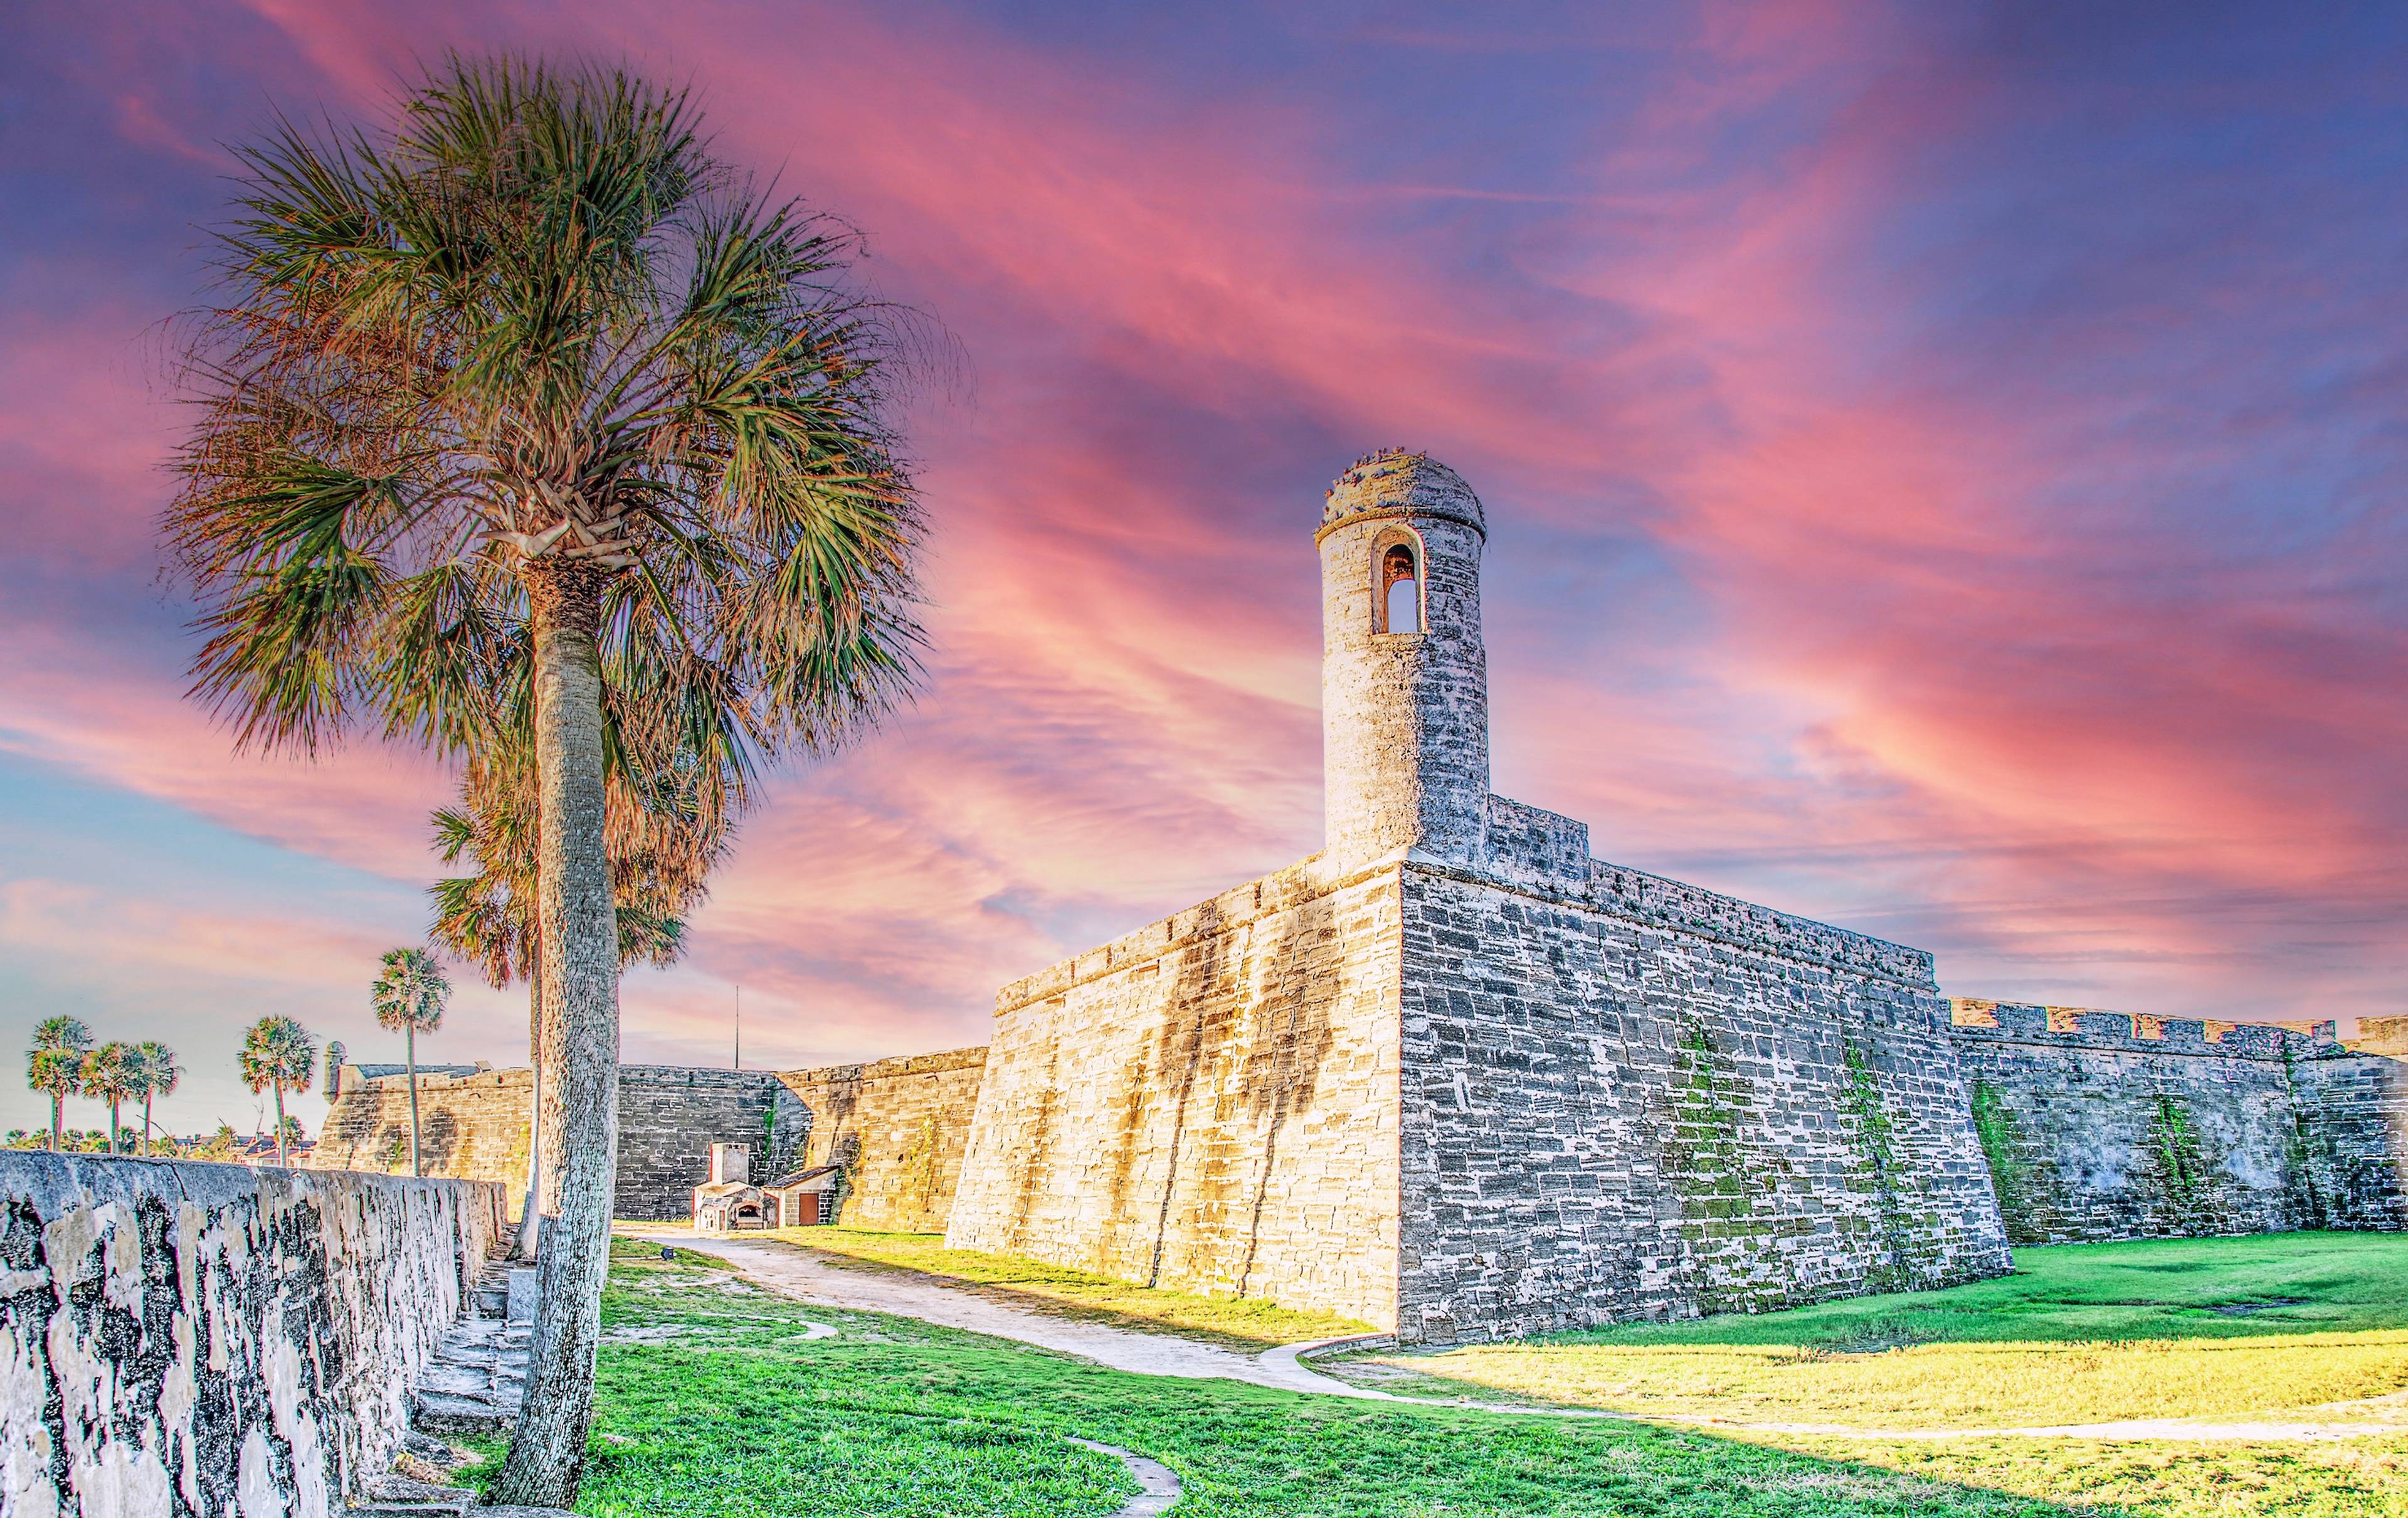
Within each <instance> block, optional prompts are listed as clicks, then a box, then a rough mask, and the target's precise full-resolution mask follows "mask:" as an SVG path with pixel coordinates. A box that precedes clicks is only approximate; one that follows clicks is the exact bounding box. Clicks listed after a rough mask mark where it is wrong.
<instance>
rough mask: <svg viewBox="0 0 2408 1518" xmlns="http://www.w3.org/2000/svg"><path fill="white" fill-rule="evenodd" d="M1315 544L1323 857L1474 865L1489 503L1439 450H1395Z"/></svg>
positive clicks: (1351, 475) (1339, 497) (1480, 789)
mask: <svg viewBox="0 0 2408 1518" xmlns="http://www.w3.org/2000/svg"><path fill="white" fill-rule="evenodd" d="M1315 541H1316V542H1317V543H1318V544H1319V546H1320V550H1321V637H1322V655H1321V755H1322V760H1321V761H1322V785H1323V804H1324V806H1325V808H1326V834H1325V837H1326V856H1327V858H1328V859H1329V860H1330V862H1331V863H1333V864H1337V865H1340V866H1354V865H1360V864H1368V863H1369V862H1370V861H1372V860H1377V859H1381V858H1383V857H1385V856H1387V855H1390V854H1395V853H1398V852H1399V851H1401V850H1410V851H1411V853H1412V856H1413V857H1415V858H1419V859H1425V860H1441V861H1444V862H1447V863H1453V864H1474V863H1477V862H1478V861H1479V860H1480V859H1481V858H1482V857H1483V855H1484V852H1485V849H1486V828H1487V823H1486V819H1487V807H1488V653H1487V650H1486V648H1485V647H1484V646H1483V644H1482V643H1481V639H1480V555H1481V550H1482V549H1483V548H1484V547H1485V546H1486V545H1487V541H1488V523H1487V519H1486V517H1485V515H1484V513H1483V512H1482V511H1481V507H1480V498H1479V497H1478V496H1475V495H1473V494H1472V492H1471V487H1470V486H1469V485H1468V484H1464V483H1463V478H1462V476H1460V475H1458V474H1456V473H1455V471H1454V470H1451V469H1448V468H1447V467H1446V466H1445V465H1443V464H1441V463H1440V462H1438V461H1437V460H1436V459H1434V458H1431V457H1430V456H1429V455H1426V454H1414V453H1407V452H1405V451H1404V450H1402V449H1394V448H1392V449H1384V450H1383V451H1381V452H1379V453H1376V454H1372V455H1369V456H1367V457H1365V458H1362V459H1358V460H1357V461H1356V462H1355V465H1354V467H1353V468H1351V469H1349V470H1347V471H1346V472H1345V473H1343V474H1340V476H1339V477H1338V481H1337V483H1336V484H1333V485H1331V486H1330V487H1329V491H1328V494H1327V496H1326V498H1325V499H1324V503H1323V506H1322V510H1321V530H1320V533H1319V534H1318V535H1317V537H1316V539H1315Z"/></svg>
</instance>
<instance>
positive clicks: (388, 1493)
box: [351, 1476, 477, 1518]
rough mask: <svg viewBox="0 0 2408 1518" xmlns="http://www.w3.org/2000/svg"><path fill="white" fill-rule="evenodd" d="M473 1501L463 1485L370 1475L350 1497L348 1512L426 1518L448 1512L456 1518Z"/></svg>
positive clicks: (475, 1499) (468, 1507) (472, 1496)
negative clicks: (424, 1517) (414, 1515)
mask: <svg viewBox="0 0 2408 1518" xmlns="http://www.w3.org/2000/svg"><path fill="white" fill-rule="evenodd" d="M476 1504H477V1494H476V1493H474V1492H472V1491H470V1490H469V1489H468V1488H467V1487H465V1486H437V1485H436V1484H435V1483H433V1482H420V1481H412V1480H410V1479H409V1477H407V1476H372V1477H370V1478H369V1479H368V1482H367V1484H366V1488H365V1489H363V1490H362V1492H361V1493H360V1495H359V1496H356V1497H353V1498H352V1499H351V1511H353V1512H356V1513H374V1514H379V1515H383V1514H388V1513H423V1514H427V1515H428V1518H434V1515H437V1514H452V1515H453V1518H459V1515H462V1514H465V1513H466V1512H467V1511H468V1510H469V1509H470V1508H472V1507H475V1506H476Z"/></svg>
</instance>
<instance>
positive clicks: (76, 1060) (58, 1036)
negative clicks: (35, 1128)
mask: <svg viewBox="0 0 2408 1518" xmlns="http://www.w3.org/2000/svg"><path fill="white" fill-rule="evenodd" d="M90 1052H92V1030H91V1029H90V1028H87V1027H85V1026H84V1025H83V1022H82V1020H81V1019H78V1018H65V1017H60V1018H44V1019H42V1020H41V1021H40V1022H38V1023H36V1024H35V1026H34V1047H33V1049H32V1050H31V1052H30V1053H29V1054H28V1055H27V1056H26V1061H25V1066H26V1072H25V1078H26V1083H27V1084H28V1085H30V1086H32V1087H33V1088H34V1090H36V1091H37V1092H43V1093H45V1094H47V1095H48V1096H49V1097H50V1152H51V1153H52V1154H56V1153H58V1152H59V1139H60V1134H61V1132H62V1130H63V1128H64V1125H65V1117H66V1105H67V1098H68V1097H70V1096H76V1095H80V1094H81V1093H82V1092H83V1057H84V1056H85V1055H86V1054H89V1053H90Z"/></svg>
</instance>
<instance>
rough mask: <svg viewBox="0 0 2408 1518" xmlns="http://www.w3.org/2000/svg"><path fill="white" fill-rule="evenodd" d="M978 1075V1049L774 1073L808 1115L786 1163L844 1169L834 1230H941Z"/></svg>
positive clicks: (982, 1067)
mask: <svg viewBox="0 0 2408 1518" xmlns="http://www.w3.org/2000/svg"><path fill="white" fill-rule="evenodd" d="M985 1077H986V1050H985V1049H984V1048H962V1049H953V1050H952V1051H950V1052H947V1053H943V1054H917V1055H912V1056H910V1058H908V1059H897V1060H880V1061H878V1062H877V1063H872V1064H840V1065H835V1066H832V1067H829V1068H827V1069H822V1070H786V1071H781V1072H780V1073H779V1075H778V1078H779V1079H780V1080H781V1081H782V1082H784V1084H785V1087H786V1089H787V1090H788V1091H791V1092H794V1093H795V1098H796V1100H797V1101H798V1102H800V1103H801V1104H802V1106H804V1108H805V1109H806V1110H807V1111H808V1112H809V1113H810V1136H809V1138H808V1140H807V1141H806V1143H805V1145H804V1147H803V1149H802V1150H801V1151H800V1152H798V1153H796V1155H795V1157H794V1159H793V1161H792V1162H791V1163H792V1164H794V1165H795V1166H796V1167H802V1166H810V1165H823V1164H840V1165H842V1166H844V1184H843V1185H842V1187H841V1188H839V1192H838V1193H837V1215H836V1218H835V1219H834V1221H835V1222H841V1223H844V1224H846V1225H848V1226H850V1227H854V1228H889V1229H898V1230H903V1231H907V1232H936V1231H938V1230H941V1229H942V1228H943V1227H944V1226H945V1220H946V1219H947V1218H948V1217H949V1216H950V1215H951V1214H952V1212H953V1193H954V1190H955V1188H957V1187H958V1186H959V1185H960V1184H961V1176H962V1155H963V1153H964V1152H965V1150H966V1149H968V1142H969V1132H970V1114H971V1113H972V1112H974V1111H975V1110H977V1107H978V1095H979V1085H980V1082H981V1081H982V1080H983V1079H984V1078H985ZM775 1178H776V1175H775V1173H770V1174H768V1175H765V1176H762V1177H758V1178H756V1179H762V1180H773V1179H775Z"/></svg>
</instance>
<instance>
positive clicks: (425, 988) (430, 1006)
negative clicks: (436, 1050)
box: [368, 948, 452, 1176]
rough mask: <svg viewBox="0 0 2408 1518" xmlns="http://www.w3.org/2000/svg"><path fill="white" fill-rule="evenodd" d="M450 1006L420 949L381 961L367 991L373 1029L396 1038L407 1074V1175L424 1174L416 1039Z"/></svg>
mask: <svg viewBox="0 0 2408 1518" xmlns="http://www.w3.org/2000/svg"><path fill="white" fill-rule="evenodd" d="M451 1000H452V982H450V981H448V980H446V979H444V978H443V971H442V968H441V966H439V965H437V963H436V962H435V956H434V955H432V954H429V953H428V952H426V950H424V949H423V948H396V949H391V950H388V951H387V952H386V954H385V957H384V970H383V973H382V974H380V975H379V976H377V977H376V982H375V984H373V985H371V986H370V987H368V1005H370V1006H371V1007H372V1008H374V1009H375V1011H376V1019H377V1026H378V1027H380V1028H382V1029H383V1030H384V1031H385V1032H387V1033H389V1034H390V1033H397V1034H401V1035H402V1037H403V1038H404V1039H405V1040H406V1042H405V1043H404V1044H403V1045H402V1048H404V1049H405V1050H406V1051H407V1054H406V1058H407V1059H408V1061H409V1173H410V1174H411V1175H413V1176H423V1175H424V1174H426V1169H425V1165H424V1164H423V1160H422V1158H421V1156H420V1153H419V1147H418V1035H419V1034H422V1033H430V1034H431V1033H433V1032H434V1031H435V1030H436V1029H437V1028H440V1027H441V1026H443V1008H444V1005H445V1004H447V1003H448V1002H450V1001H451Z"/></svg>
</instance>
